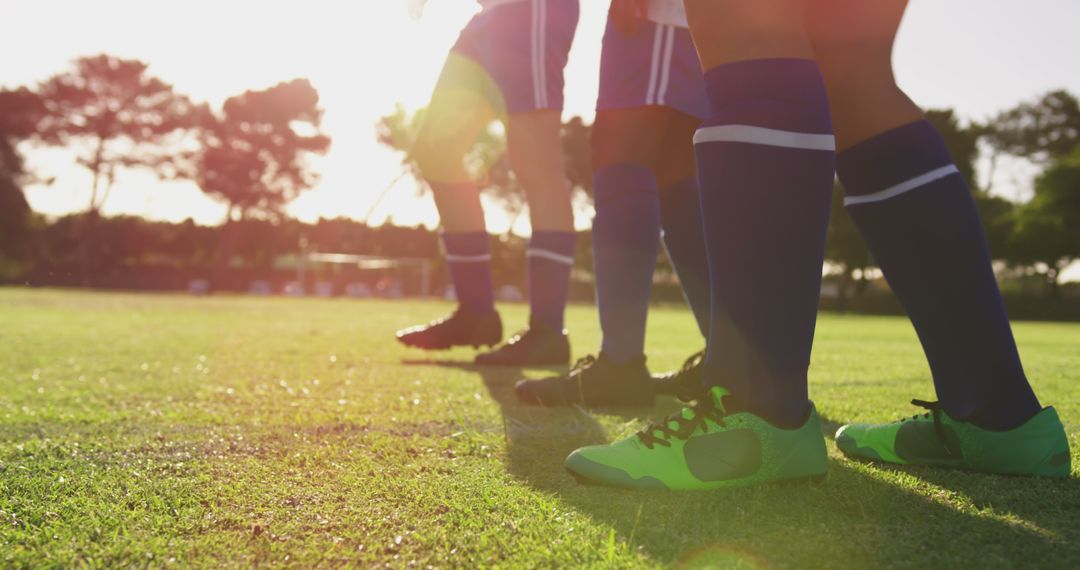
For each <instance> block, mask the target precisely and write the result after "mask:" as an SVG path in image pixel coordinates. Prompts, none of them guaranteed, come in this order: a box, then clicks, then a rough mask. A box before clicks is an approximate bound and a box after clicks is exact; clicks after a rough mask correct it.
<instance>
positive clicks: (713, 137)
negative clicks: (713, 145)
mask: <svg viewBox="0 0 1080 570" xmlns="http://www.w3.org/2000/svg"><path fill="white" fill-rule="evenodd" d="M710 142H735V143H747V144H760V145H765V146H778V147H783V148H799V149H805V150H827V151H835V150H836V137H834V136H833V135H819V134H813V133H796V132H792V131H779V130H776V129H766V128H764V127H754V126H751V125H718V126H715V127H702V128H700V129H698V131H697V132H696V133H694V144H702V143H710Z"/></svg>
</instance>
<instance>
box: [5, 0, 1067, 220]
mask: <svg viewBox="0 0 1080 570" xmlns="http://www.w3.org/2000/svg"><path fill="white" fill-rule="evenodd" d="M581 1H582V17H581V23H580V25H579V28H578V36H577V40H576V42H575V45H574V51H573V53H572V54H571V60H570V64H569V68H568V69H567V97H566V99H567V110H566V111H567V114H568V115H583V116H586V117H591V115H592V108H593V103H594V99H595V96H596V88H597V70H598V66H599V52H600V39H601V34H602V32H603V27H604V18H605V15H606V10H607V5H608V1H607V0H581ZM476 9H477V8H476V4H475V3H474V2H472V1H471V0H431V1H430V3H429V6H428V11H427V14H426V16H425V18H424V19H423V20H422V21H420V22H413V21H411V20H410V19H409V18H408V17H407V15H406V11H405V7H404V0H363V1H352V2H341V1H336V0H335V1H331V0H308V1H306V2H302V3H301V2H296V1H294V2H285V1H272V0H262V1H254V0H243V1H241V0H229V1H221V0H214V1H209V0H188V1H185V2H180V3H164V2H147V1H145V0H95V1H93V2H87V1H80V0H69V1H59V0H3V2H2V3H0V21H2V22H3V23H4V24H5V26H4V28H5V33H4V34H2V35H0V53H3V54H5V55H4V62H3V65H2V67H0V85H4V86H9V87H10V86H17V85H26V84H33V83H35V82H37V81H40V80H42V79H44V78H46V77H48V76H49V75H51V74H53V73H55V72H57V71H60V70H62V69H64V68H65V66H66V65H67V63H68V62H69V61H70V60H72V59H73V58H75V57H78V56H81V55H90V54H97V53H110V54H114V55H118V56H123V57H130V58H138V59H142V60H144V61H147V62H148V63H150V66H151V67H150V69H151V72H152V73H154V74H156V75H158V76H159V77H161V78H163V79H165V80H166V81H169V82H171V83H173V84H174V85H175V87H176V89H177V90H179V91H181V92H183V93H187V94H189V95H190V96H192V97H194V98H196V99H199V100H205V101H209V102H210V103H212V104H213V105H215V106H218V105H220V104H221V102H222V101H224V100H225V99H226V98H227V97H229V96H231V95H234V94H237V93H240V92H242V91H244V90H246V89H253V88H265V87H268V86H271V85H273V84H275V83H278V82H280V81H283V80H288V79H292V78H295V77H307V78H310V79H311V81H312V82H313V84H314V85H315V87H316V88H317V89H318V90H319V92H320V94H321V96H322V106H323V107H324V108H325V109H326V115H325V123H324V128H325V130H326V132H327V133H328V134H329V135H330V136H332V137H333V140H334V143H333V148H332V149H331V151H330V153H329V154H328V155H327V156H326V157H325V158H322V159H319V160H318V161H317V163H316V164H317V168H318V169H319V171H320V172H321V173H322V176H323V178H322V182H321V184H320V186H319V187H318V188H317V189H315V190H313V191H311V192H309V193H308V194H306V195H304V196H303V197H301V198H300V199H299V200H297V201H296V202H295V203H294V204H293V205H292V206H291V208H290V210H291V212H292V213H293V214H294V215H296V216H297V217H299V218H301V219H304V220H314V219H317V218H318V217H320V216H323V217H336V216H351V217H355V218H362V217H363V216H364V215H365V214H366V213H367V211H368V210H369V208H370V207H371V205H372V203H373V202H374V201H375V199H376V197H377V196H378V195H379V193H380V192H381V191H382V190H383V188H384V187H385V186H386V185H387V184H388V183H389V182H390V181H391V180H393V179H394V178H395V177H396V176H397V175H398V174H399V172H400V168H399V162H398V158H397V157H396V156H395V155H394V154H393V153H392V152H390V151H389V150H387V149H383V148H381V147H380V146H379V145H378V144H377V143H376V142H375V138H374V128H373V125H374V123H375V122H376V121H377V119H378V118H379V117H380V116H382V115H384V114H387V113H389V112H390V111H392V110H393V108H394V105H395V103H397V102H401V103H402V104H404V105H405V106H406V107H408V108H411V109H415V108H417V107H420V106H422V105H424V104H425V102H426V100H427V98H428V96H429V95H430V92H431V88H432V85H433V84H434V81H435V78H436V76H437V74H438V71H439V68H440V67H441V65H442V62H443V59H444V57H445V56H446V52H447V50H448V48H449V47H450V45H451V44H452V43H453V41H454V39H455V37H456V35H457V32H458V30H460V28H461V27H462V26H463V25H464V24H465V22H466V21H467V20H468V18H469V17H470V15H471V14H472V13H474V12H475V11H476ZM1078 21H1080V2H1078V1H1077V0H1026V1H1025V2H1017V1H1016V0H912V2H911V8H910V10H909V14H908V16H907V20H906V22H905V25H904V29H903V31H902V34H901V39H900V41H899V45H898V51H897V55H896V57H897V69H898V74H899V79H900V82H901V84H902V85H904V87H905V88H907V89H908V91H909V92H910V93H911V94H912V96H913V97H914V98H915V100H916V101H917V102H919V103H920V104H922V105H924V106H935V107H941V106H951V107H955V108H956V109H958V110H959V112H960V114H961V115H962V116H964V117H968V118H974V119H981V118H985V117H987V116H989V115H992V114H993V113H995V112H996V111H998V110H1001V109H1003V108H1006V107H1009V106H1011V105H1014V104H1015V103H1017V102H1018V101H1021V100H1023V99H1030V98H1032V97H1034V96H1036V95H1038V94H1040V93H1043V92H1045V91H1047V90H1050V89H1054V88H1062V87H1064V88H1068V89H1070V90H1072V91H1074V92H1077V93H1080V73H1077V72H1076V61H1075V55H1076V54H1077V53H1080V36H1078V35H1077V34H1075V33H1074V32H1075V24H1076V22H1078ZM29 155H30V159H31V164H32V165H33V166H34V167H36V168H37V170H38V171H39V172H40V173H41V174H43V175H46V176H55V177H56V182H55V183H54V184H53V185H52V186H51V187H42V188H31V189H29V191H28V197H29V199H30V201H31V204H32V205H33V207H34V208H35V209H36V210H37V211H40V212H44V213H47V214H63V213H66V212H71V211H75V210H80V209H83V208H85V207H86V202H87V200H88V199H89V188H90V175H89V173H87V172H85V171H84V170H82V169H79V168H77V167H75V166H74V164H73V160H72V157H71V156H70V155H69V154H67V153H65V152H62V151H36V150H35V151H31V152H29ZM1029 176H1030V172H1029V169H1025V168H1023V167H1022V166H1018V165H1014V166H1013V167H1011V168H1007V169H1006V171H1005V172H1003V173H1001V175H1000V176H999V178H1000V179H1001V180H1000V182H1001V185H1000V187H1001V188H1003V189H1004V190H1003V191H1004V192H1005V193H1006V194H1012V195H1018V194H1020V193H1021V192H1022V191H1023V189H1024V188H1025V187H1026V182H1027V180H1026V179H1027V177H1029ZM105 211H106V213H108V214H118V213H130V214H139V215H144V216H147V217H150V218H157V219H166V220H182V219H184V218H187V217H192V218H194V219H195V220H196V221H198V222H201V223H208V224H212V223H218V222H220V221H221V220H222V217H223V214H224V211H225V209H224V206H222V205H220V204H217V203H215V202H213V201H211V200H209V199H208V198H206V197H205V196H203V195H202V194H201V193H200V192H199V190H198V189H197V188H195V187H194V186H193V185H191V184H190V183H168V184H165V183H161V182H159V181H157V180H156V179H155V178H154V177H153V176H151V175H148V174H145V173H140V172H126V173H123V174H122V175H121V176H120V177H119V179H118V182H117V186H116V188H115V190H114V191H113V194H112V196H111V197H110V200H109V202H108V203H107V204H106V207H105ZM387 217H390V218H391V219H392V220H393V221H394V222H396V223H400V224H415V223H429V224H430V223H432V222H433V221H434V220H435V212H434V206H433V205H432V204H431V202H430V199H418V198H417V197H416V192H415V184H414V183H413V182H412V181H411V180H404V181H402V182H401V183H399V184H398V186H397V187H396V188H395V189H394V190H393V191H392V192H391V194H390V197H389V198H388V199H387V200H386V201H384V202H383V203H382V205H381V206H380V207H379V208H378V210H377V211H376V212H375V213H374V215H373V216H372V218H371V220H370V221H372V222H376V223H377V222H380V221H382V220H384V219H386V218H387ZM489 223H490V229H491V230H493V231H502V230H505V229H506V224H507V220H506V219H505V216H502V215H500V214H498V213H497V212H496V213H492V214H490V215H489Z"/></svg>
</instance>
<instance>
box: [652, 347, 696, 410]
mask: <svg viewBox="0 0 1080 570" xmlns="http://www.w3.org/2000/svg"><path fill="white" fill-rule="evenodd" d="M704 369H705V350H704V349H703V350H702V351H701V352H696V353H694V354H692V355H691V356H690V358H687V359H686V362H684V363H683V365H682V368H680V369H678V370H676V371H674V372H668V373H665V374H657V375H656V376H653V389H654V391H655V392H656V393H657V394H663V395H665V396H675V397H676V398H678V399H680V400H682V401H683V402H692V401H694V400H697V399H699V398H703V397H704V396H705V394H706V393H707V392H706V390H705V384H704V382H703V379H702V371H703V370H704Z"/></svg>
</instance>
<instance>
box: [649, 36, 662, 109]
mask: <svg viewBox="0 0 1080 570" xmlns="http://www.w3.org/2000/svg"><path fill="white" fill-rule="evenodd" d="M663 40H664V26H656V34H655V36H654V37H653V48H652V62H651V65H650V67H649V88H648V90H647V91H645V104H646V105H655V104H656V83H657V80H658V79H659V76H660V52H661V47H662V46H663V44H664V41H663Z"/></svg>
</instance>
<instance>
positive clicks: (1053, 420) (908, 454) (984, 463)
mask: <svg viewBox="0 0 1080 570" xmlns="http://www.w3.org/2000/svg"><path fill="white" fill-rule="evenodd" d="M911 403H912V404H914V405H916V406H920V407H923V408H926V409H928V410H930V411H929V412H928V413H925V414H922V415H917V416H913V417H910V418H905V419H902V420H900V421H896V422H892V423H888V424H851V425H846V426H844V427H842V428H840V429H839V430H838V431H837V432H836V445H837V447H839V448H840V451H842V452H844V454H846V455H849V456H852V457H858V458H862V459H869V460H872V461H883V462H885V463H896V464H898V465H938V466H944V467H955V468H958V469H968V470H971V471H982V472H985V473H1000V474H1005V475H1036V476H1041V477H1068V476H1069V473H1070V472H1071V470H1072V466H1071V459H1070V456H1069V441H1068V439H1067V438H1066V436H1065V428H1064V426H1062V425H1061V420H1060V419H1058V415H1057V412H1056V411H1055V410H1054V408H1046V409H1044V410H1043V411H1041V412H1039V413H1038V414H1036V415H1035V417H1033V418H1031V419H1030V420H1028V421H1027V423H1025V424H1024V425H1022V426H1020V427H1018V428H1016V429H1012V430H1009V431H990V430H986V429H982V428H980V427H978V426H975V425H974V424H971V423H968V422H962V421H958V420H954V419H953V418H951V417H949V414H947V413H945V410H943V409H941V406H940V405H939V404H938V403H936V402H923V401H920V400H912V401H911Z"/></svg>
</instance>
